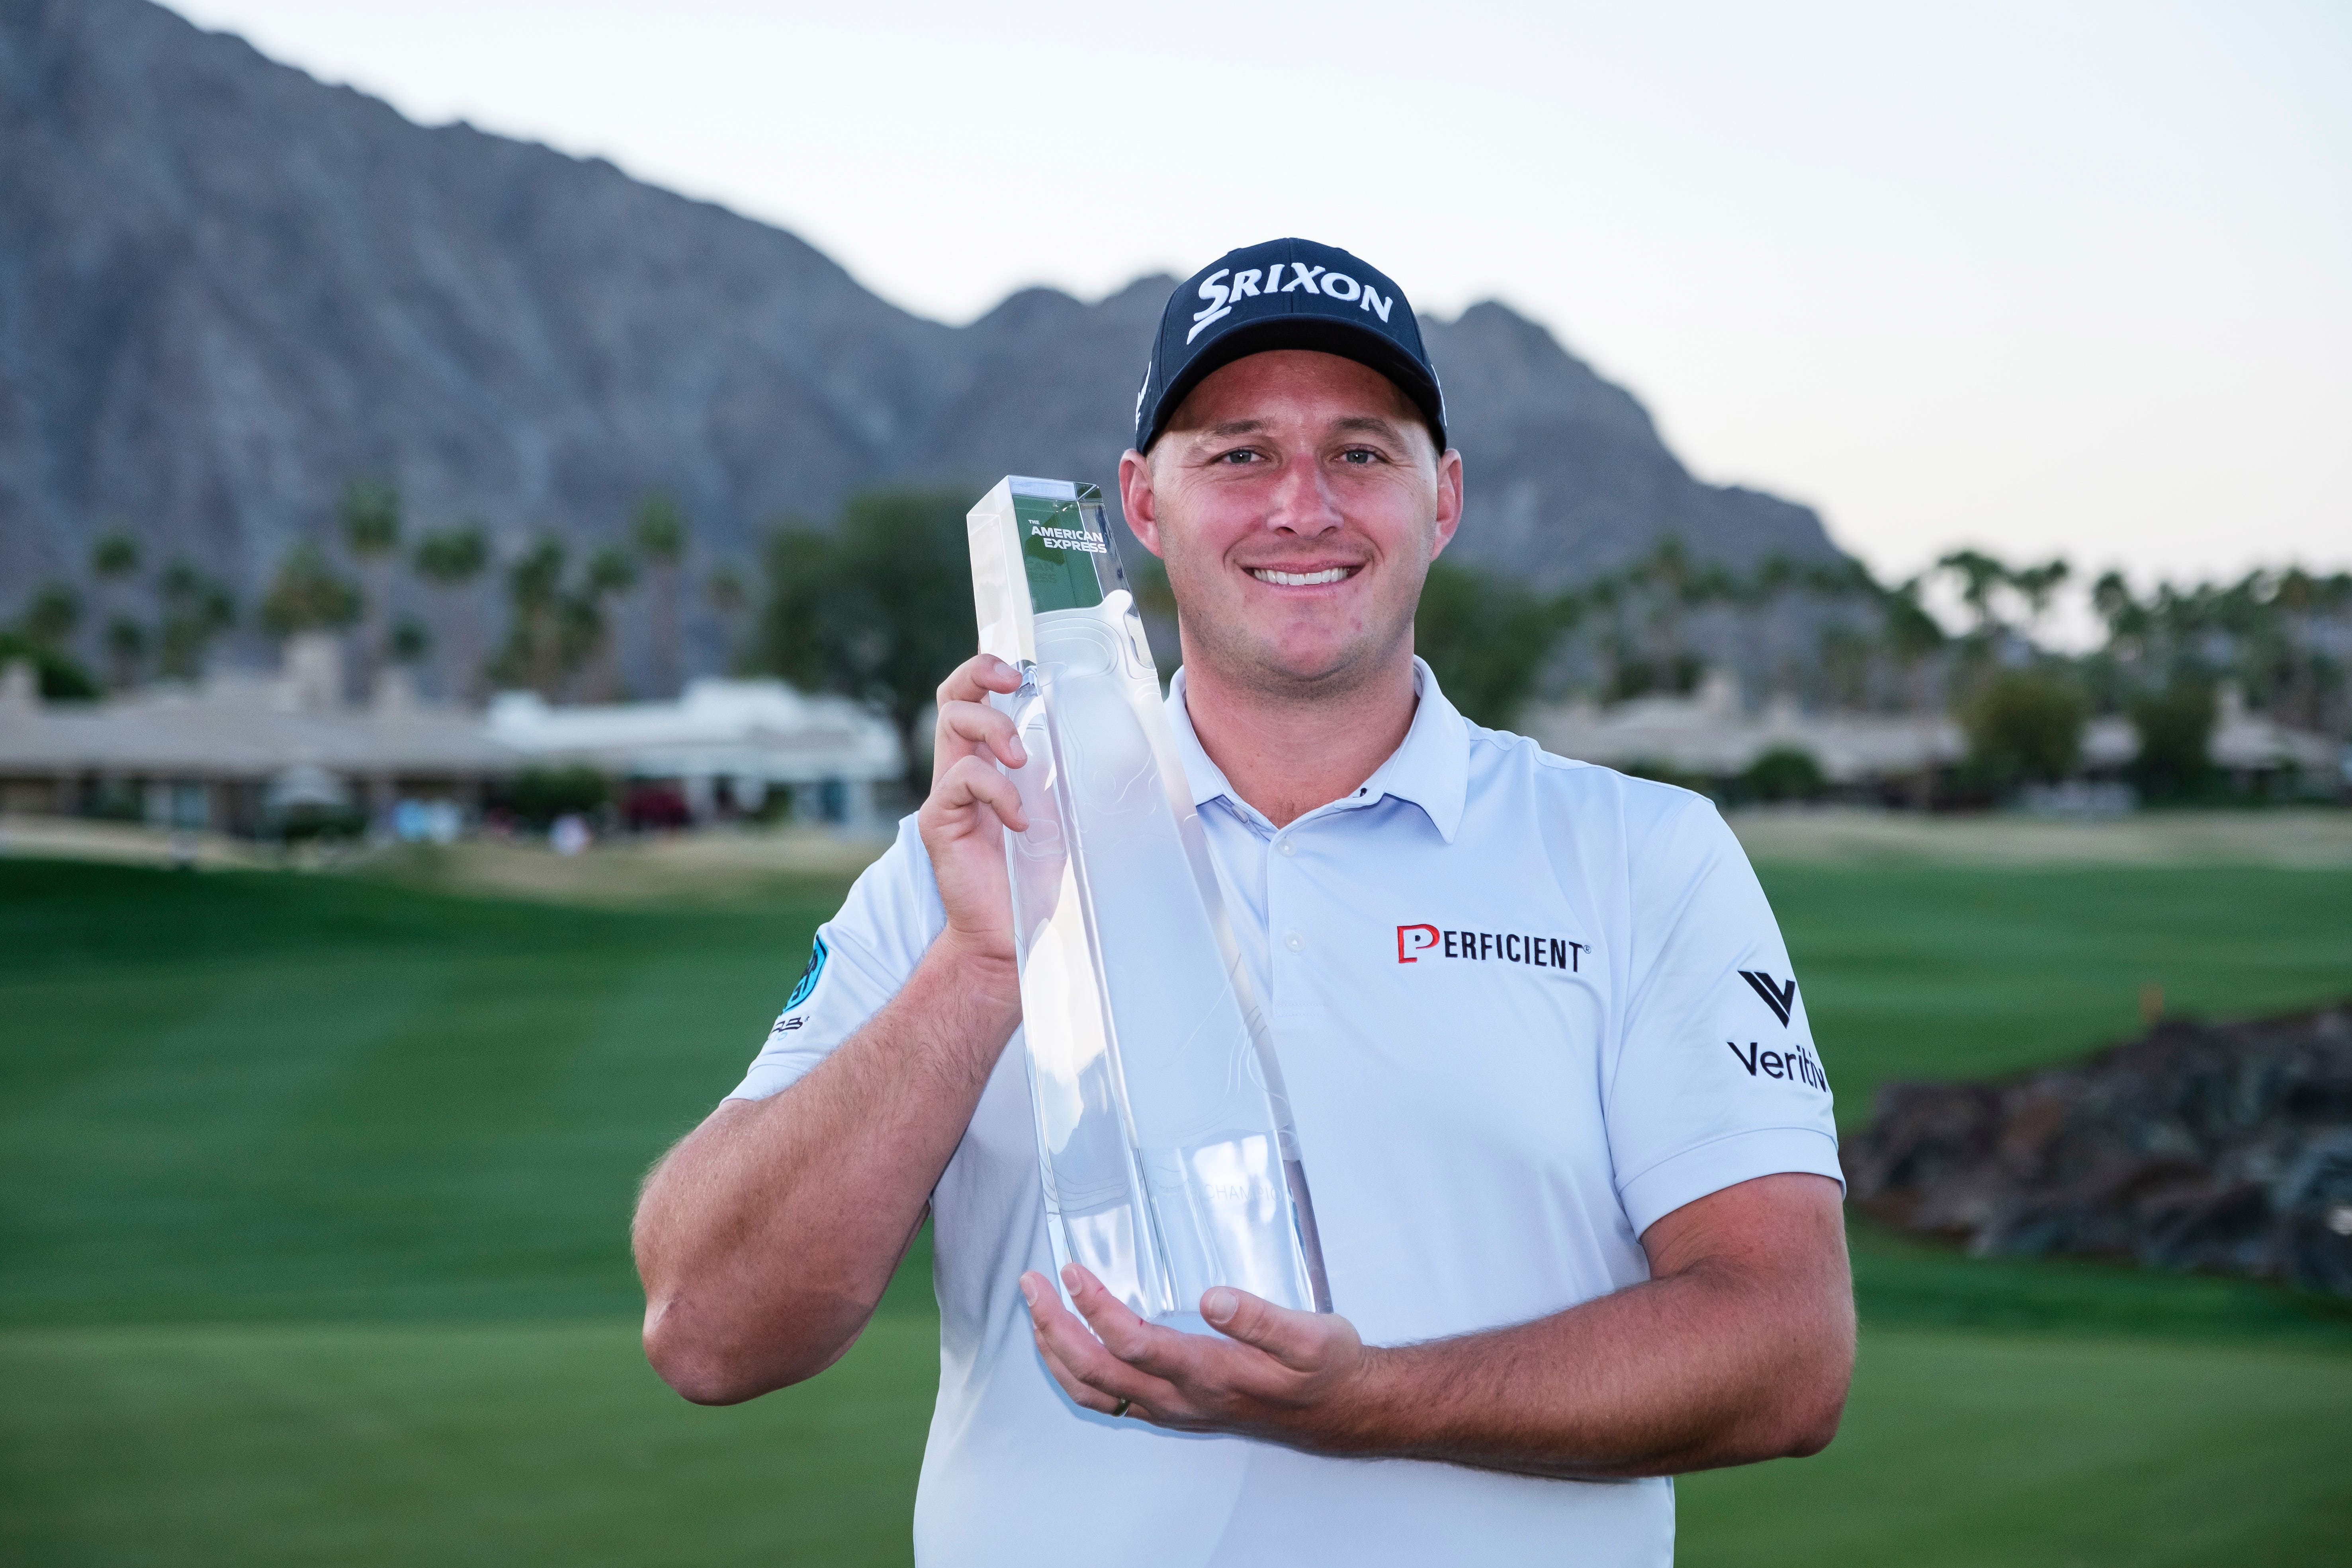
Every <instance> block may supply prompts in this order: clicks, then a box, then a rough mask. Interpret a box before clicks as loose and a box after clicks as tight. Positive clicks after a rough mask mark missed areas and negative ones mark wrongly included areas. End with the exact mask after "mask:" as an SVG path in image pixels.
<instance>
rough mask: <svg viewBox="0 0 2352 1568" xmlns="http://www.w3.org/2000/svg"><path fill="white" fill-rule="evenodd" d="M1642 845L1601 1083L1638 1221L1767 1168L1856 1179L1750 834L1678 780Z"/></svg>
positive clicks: (1621, 1186) (1637, 1229)
mask: <svg viewBox="0 0 2352 1568" xmlns="http://www.w3.org/2000/svg"><path fill="white" fill-rule="evenodd" d="M1628 848H1629V853H1630V854H1631V856H1632V857H1633V860H1632V865H1631V867H1630V871H1631V887H1632V899H1631V904H1630V910H1629V912H1630V914H1631V916H1632V922H1631V938H1632V951H1631V955H1630V963H1629V964H1628V973H1627V986H1628V989H1627V997H1626V1004H1625V1008H1624V1011H1623V1013H1622V1030H1621V1032H1620V1035H1619V1039H1618V1048H1617V1052H1616V1056H1615V1058H1614V1060H1613V1062H1612V1064H1611V1068H1610V1072H1609V1076H1608V1079H1607V1081H1606V1082H1605V1083H1604V1085H1603V1092H1604V1094H1605V1097H1606V1100H1605V1103H1606V1108H1607V1118H1608V1127H1609V1145H1610V1154H1611V1158H1612V1162H1613V1163H1614V1166H1615V1169H1616V1179H1617V1193H1618V1197H1619V1199H1620V1201H1621V1202H1622V1204H1623V1205H1624V1207H1625V1213H1626V1215H1627V1217H1628V1218H1629V1219H1631V1220H1632V1222H1633V1230H1634V1234H1636V1235H1637V1236H1638V1235H1639V1234H1641V1233H1642V1232H1643V1231H1644V1230H1647V1229H1648V1228H1649V1227H1650V1226H1651V1225H1652V1224H1654V1223H1655V1222H1656V1221H1657V1220H1659V1219H1660V1218H1662V1217H1664V1215H1668V1214H1671V1213H1673V1212H1674V1211H1675V1209H1678V1208H1680V1207H1682V1206H1683V1205H1685V1204H1687V1203H1691V1202H1694V1201H1696V1199H1699V1198H1703V1197H1705V1196H1706V1195H1707V1194H1709V1193H1714V1192H1718V1191H1720V1190H1722V1189H1723V1188H1725V1187H1728V1186H1732V1185H1735V1184H1738V1183H1740V1182H1745V1181H1748V1180H1750V1179H1752V1178H1754V1177H1757V1176H1769V1175H1775V1174H1778V1173H1782V1172H1791V1171H1799V1172H1808V1173H1812V1174H1815V1175H1822V1176H1827V1177H1830V1178H1831V1179H1832V1180H1833V1181H1838V1182H1840V1183H1841V1184H1843V1176H1842V1175H1841V1174H1840V1173H1839V1170H1838V1160H1837V1128H1836V1123H1835V1121H1834V1120H1833V1118H1832V1104H1831V1097H1830V1086H1829V1076H1828V1074H1827V1073H1826V1072H1825V1071H1824V1070H1823V1069H1822V1059H1821V1056H1820V1053H1819V1052H1818V1050H1816V1048H1815V1047H1814V1045H1813V1035H1812V1027H1811V1025H1810V1024H1809V1023H1808V1022H1807V1020H1806V1017H1805V998H1804V994H1803V991H1802V988H1801V986H1800V985H1799V984H1798V981H1797V975H1796V972H1795V970H1794V969H1793V968H1791V967H1790V963H1789V950H1788V948H1787V946H1786V944H1784V943H1783V942H1781V940H1780V924H1779V922H1778V921H1775V920H1774V919H1773V918H1772V908H1771V905H1770V904H1769V902H1767V901H1766V900H1765V897H1764V889H1763V888H1762V886H1761V885H1760V884H1759V883H1758V881H1757V880H1756V872H1755V869H1754V868H1752V867H1751V866H1749V865H1748V855H1747V852H1746V851H1745V850H1743V849H1742V848H1741V847H1740V846H1739V840H1738V839H1737V838H1736V837H1733V836H1732V833H1731V829H1730V828H1729V827H1728V826H1726V825H1725V823H1724V821H1723V818H1722V817H1721V816H1719V815H1718V814H1717V812H1716V810H1715V807H1714V806H1713V805H1711V804H1709V803H1708V802H1706V801H1705V800H1703V799H1700V798H1699V797H1696V796H1693V795H1682V794H1681V792H1675V795H1674V797H1673V799H1672V800H1671V801H1669V802H1668V803H1667V804H1666V805H1664V809H1663V810H1662V811H1661V812H1660V814H1659V816H1658V819H1657V820H1656V822H1655V825H1654V826H1653V827H1652V828H1651V830H1650V831H1648V832H1647V833H1645V834H1642V835H1640V836H1638V837H1633V838H1632V839H1631V841H1630V842H1629V846H1628Z"/></svg>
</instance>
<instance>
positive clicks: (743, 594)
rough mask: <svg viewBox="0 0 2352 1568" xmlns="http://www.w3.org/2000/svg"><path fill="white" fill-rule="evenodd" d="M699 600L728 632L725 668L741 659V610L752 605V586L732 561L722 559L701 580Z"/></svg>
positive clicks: (733, 666)
mask: <svg viewBox="0 0 2352 1568" xmlns="http://www.w3.org/2000/svg"><path fill="white" fill-rule="evenodd" d="M702 601H703V603H704V604H707V605H709V606H710V610H711V613H712V614H713V615H715V616H718V617H719V625H720V626H723V627H725V628H726V632H727V668H730V669H733V668H736V666H737V664H738V661H740V659H741V658H742V641H743V612H744V611H746V610H748V609H750V608H751V584H748V583H746V582H744V581H743V574H742V573H741V572H740V571H739V570H738V569H737V568H736V566H735V563H733V562H731V561H722V562H720V563H719V564H718V565H716V566H713V567H712V568H711V569H710V575H709V576H708V577H705V578H704V579H703V580H702Z"/></svg>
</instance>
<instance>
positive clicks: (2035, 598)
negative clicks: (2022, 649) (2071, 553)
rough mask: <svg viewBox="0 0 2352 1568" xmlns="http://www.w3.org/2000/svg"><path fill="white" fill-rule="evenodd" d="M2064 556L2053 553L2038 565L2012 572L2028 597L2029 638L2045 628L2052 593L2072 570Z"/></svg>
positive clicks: (2027, 634)
mask: <svg viewBox="0 0 2352 1568" xmlns="http://www.w3.org/2000/svg"><path fill="white" fill-rule="evenodd" d="M2072 570H2073V569H2072V568H2071V567H2069V566H2068V565H2067V564H2066V558H2065V557H2064V556H2063V555H2053V556H2052V557H2051V558H2050V559H2049V560H2047V561H2045V562H2043V563H2042V564H2041V565H2039V566H2027V567H2022V568H2021V569H2020V570H2018V571H2015V572H2012V573H2011V574H2009V580H2010V582H2011V584H2013V585H2014V586H2015V587H2016V589H2017V591H2018V592H2019V593H2020V594H2021V595H2024V596H2025V616H2026V619H2025V630H2026V636H2027V637H2038V636H2039V634H2040V632H2041V630H2042V617H2043V616H2046V615H2048V614H2049V613H2050V599H2051V595H2053V594H2055V593H2057V591H2058V587H2059V584H2062V583H2063V582H2065V581H2066V579H2067V577H2068V576H2069V575H2070V574H2071V573H2072Z"/></svg>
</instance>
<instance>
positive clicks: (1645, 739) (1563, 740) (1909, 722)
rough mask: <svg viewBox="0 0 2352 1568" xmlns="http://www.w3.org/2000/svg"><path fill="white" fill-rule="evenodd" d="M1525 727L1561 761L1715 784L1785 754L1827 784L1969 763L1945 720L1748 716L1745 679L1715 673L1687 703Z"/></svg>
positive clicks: (1559, 710) (1771, 707)
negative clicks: (1773, 754)
mask: <svg viewBox="0 0 2352 1568" xmlns="http://www.w3.org/2000/svg"><path fill="white" fill-rule="evenodd" d="M1522 724H1523V727H1524V728H1525V729H1526V731H1527V732H1528V735H1530V736H1532V737H1533V738H1534V739H1535V740H1536V742H1538V744H1540V745H1541V746H1542V747H1543V748H1544V750H1546V751H1548V752H1552V753H1553V754H1554V755H1556V756H1562V757H1573V758H1575V759H1577V760H1578V761H1579V762H1587V763H1601V764H1602V765H1603V766H1606V767H1623V766H1626V765H1627V764H1629V763H1637V764H1650V765H1654V764H1658V763H1664V764H1665V765H1667V766H1669V767H1671V768H1673V769H1674V770H1675V772H1677V773H1688V774H1694V775H1697V776H1701V777H1706V778H1714V779H1723V778H1730V777H1733V776H1734V775H1736V774H1738V773H1742V772H1744V771H1745V770H1746V769H1747V767H1748V764H1749V763H1753V762H1755V761H1756V760H1757V759H1758V758H1759V757H1761V756H1762V755H1764V753H1765V752H1770V751H1775V750H1778V749H1781V748H1792V749H1794V750H1797V751H1801V752H1810V753H1811V755H1812V758H1813V760H1814V761H1815V762H1816V763H1820V764H1821V768H1822V774H1823V775H1824V776H1825V777H1827V778H1828V780H1829V781H1830V783H1832V784H1842V785H1856V784H1877V783H1881V782H1885V781H1890V780H1900V779H1906V778H1916V777H1917V776H1918V775H1920V774H1921V773H1926V772H1927V771H1928V770H1929V769H1931V768H1937V767H1942V766H1945V765H1947V764H1949V763H1957V762H1958V761H1959V760H1960V759H1961V758H1962V757H1964V756H1966V755H1967V754H1968V738H1967V737H1966V736H1965V735H1963V734H1962V733H1961V732H1960V727H1959V726H1958V724H1956V723H1954V722H1953V721H1951V720H1950V719H1948V718H1946V717H1944V716H1943V715H1941V714H1936V715H1933V716H1926V717H1922V716H1915V715H1911V714H1900V713H1822V714H1808V713H1805V712H1802V711H1801V710H1799V709H1798V707H1797V705H1796V703H1795V702H1793V701H1791V700H1789V699H1787V698H1779V699H1776V700H1773V701H1772V702H1770V703H1768V704H1767V705H1766V706H1765V708H1764V710H1763V711H1761V712H1759V713H1752V714H1751V713H1749V712H1748V711H1746V710H1744V709H1742V708H1741V707H1740V704H1739V682H1738V679H1737V678H1736V677H1735V676H1733V675H1732V673H1731V672H1730V671H1728V670H1724V669H1714V670H1709V671H1708V672H1707V675H1706V679H1704V680H1703V681H1701V682H1700V684H1699V688H1698V689H1697V690H1696V691H1695V692H1693V693H1691V694H1690V695H1689V696H1687V697H1675V696H1658V697H1637V698H1634V699H1633V700H1630V701H1625V702H1620V703H1617V704H1616V705H1614V706H1613V707H1609V708H1602V707H1601V706H1600V705H1599V704H1597V703H1594V702H1592V701H1590V700H1585V701H1579V702H1563V703H1555V704H1551V705H1549V706H1536V707H1531V708H1529V709H1528V712H1527V715H1526V717H1525V719H1524V720H1523V721H1522Z"/></svg>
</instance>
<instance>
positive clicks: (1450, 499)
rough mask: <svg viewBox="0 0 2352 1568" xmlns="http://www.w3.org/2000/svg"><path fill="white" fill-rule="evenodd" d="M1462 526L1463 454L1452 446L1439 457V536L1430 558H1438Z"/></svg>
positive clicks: (1431, 547) (1433, 544)
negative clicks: (1456, 530)
mask: <svg viewBox="0 0 2352 1568" xmlns="http://www.w3.org/2000/svg"><path fill="white" fill-rule="evenodd" d="M1461 526H1462V454H1461V453H1460V452H1459V451H1457V450H1456V449H1455V448H1454V447H1446V448H1445V450H1444V451H1443V452H1441V453H1440V454H1438V458H1437V537H1436V539H1435V541H1433V542H1432V544H1431V546H1430V551H1429V558H1430V559H1431V560H1433V561H1434V560H1436V559H1437V558H1438V557H1439V556H1440V555H1443V554H1444V553H1445V547H1446V546H1447V545H1449V544H1451V543H1453V542H1454V530H1455V529H1457V528H1460V527H1461Z"/></svg>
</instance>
